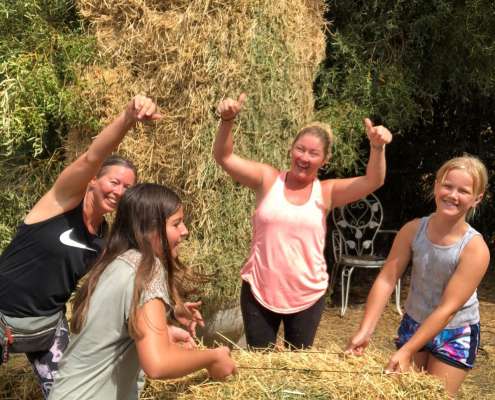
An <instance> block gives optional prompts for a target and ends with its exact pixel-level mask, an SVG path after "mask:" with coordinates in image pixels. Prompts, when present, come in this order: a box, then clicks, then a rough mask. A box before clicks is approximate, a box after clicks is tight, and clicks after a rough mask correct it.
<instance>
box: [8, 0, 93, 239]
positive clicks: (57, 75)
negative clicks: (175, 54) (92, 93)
mask: <svg viewBox="0 0 495 400" xmlns="http://www.w3.org/2000/svg"><path fill="white" fill-rule="evenodd" d="M94 53H95V44H94V40H93V39H92V38H91V37H88V36H87V35H86V34H85V33H84V31H83V27H82V26H81V24H80V23H79V21H78V19H77V15H76V13H75V8H74V4H73V2H72V0H44V1H42V0H24V1H21V0H4V1H2V2H1V3H0V113H1V115H0V184H1V185H2V192H1V193H0V206H1V208H2V215H1V216H0V247H4V245H5V244H6V243H7V242H8V241H9V240H10V237H11V235H12V233H13V229H14V227H15V226H16V224H18V222H19V220H20V219H22V215H23V214H24V213H25V212H26V210H27V208H29V206H30V205H31V204H32V202H33V201H35V200H36V199H37V197H38V196H39V195H40V194H41V193H43V192H44V191H45V190H46V188H47V186H48V185H50V184H51V183H52V180H53V177H54V176H56V174H57V173H58V172H59V170H60V165H59V164H61V163H62V161H63V158H62V157H61V154H62V152H60V151H58V150H59V149H60V147H61V145H62V143H63V140H64V138H65V137H66V135H67V132H68V129H69V127H73V126H77V125H80V124H82V123H84V124H85V125H87V124H94V122H93V121H92V120H91V118H90V117H89V113H88V111H87V110H85V108H84V107H83V106H82V104H83V102H81V101H80V99H79V98H78V91H75V90H74V85H75V84H76V83H77V82H76V71H77V69H78V68H80V67H81V66H83V65H85V64H88V63H89V62H90V61H91V60H92V59H93V58H94ZM55 161H59V162H58V163H57V162H55Z"/></svg>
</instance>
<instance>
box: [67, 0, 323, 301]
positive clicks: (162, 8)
mask: <svg viewBox="0 0 495 400" xmlns="http://www.w3.org/2000/svg"><path fill="white" fill-rule="evenodd" d="M77 3H78V7H79V10H80V13H81V15H82V16H83V18H85V19H86V20H87V21H88V22H89V23H90V26H91V29H92V33H94V34H95V35H96V37H97V40H98V47H99V51H100V53H101V55H102V58H103V59H104V60H106V62H107V63H106V65H104V66H101V65H100V66H99V67H95V68H93V69H92V70H90V71H89V72H87V74H86V75H85V77H84V79H85V80H86V82H88V85H87V86H88V87H89V90H88V91H87V93H86V95H87V98H88V99H89V101H92V102H93V104H94V110H95V112H96V113H101V114H102V115H104V116H106V117H108V118H110V117H111V116H113V115H115V114H116V113H117V112H120V110H121V109H122V108H123V106H124V104H125V102H126V100H127V99H128V98H130V97H131V96H132V95H133V94H134V93H146V94H148V95H150V96H151V97H153V98H154V99H156V101H157V102H158V104H159V106H160V108H161V111H162V113H163V115H164V118H163V119H162V120H161V121H160V122H159V123H156V124H154V125H152V126H147V127H144V128H139V129H137V130H136V131H135V132H134V134H132V135H130V136H129V137H128V138H127V139H126V140H125V141H124V143H123V144H122V145H121V148H120V152H121V153H123V154H125V155H127V156H129V157H131V158H132V159H133V160H134V161H135V162H136V164H137V165H138V168H139V169H140V171H141V176H142V179H143V180H151V181H156V182H160V183H164V184H168V185H170V186H172V187H173V188H175V189H176V190H178V191H179V192H180V194H181V196H182V198H183V200H184V202H185V205H186V215H187V216H188V221H187V222H188V225H189V227H190V231H191V235H190V240H189V241H188V243H187V244H186V246H185V249H184V250H185V253H186V254H185V255H186V258H187V260H186V261H187V262H188V263H190V264H194V265H197V266H199V268H200V269H201V270H202V271H203V272H206V273H210V274H214V278H213V279H212V281H211V282H212V283H211V284H209V285H206V287H205V288H204V292H203V298H205V297H207V298H209V299H211V300H212V299H215V302H217V303H218V301H222V302H226V303H229V302H231V300H232V299H235V298H237V295H238V289H239V277H238V271H239V269H240V267H241V265H242V261H243V259H244V258H245V257H246V255H247V252H248V248H249V240H250V229H251V228H250V222H249V219H250V215H251V213H252V210H253V198H252V195H251V194H250V193H249V191H248V190H246V189H243V188H240V187H239V186H238V185H236V184H234V183H233V182H232V180H231V179H230V178H229V177H228V176H226V174H225V173H224V172H223V171H221V170H220V169H219V168H218V167H217V166H216V165H215V163H214V161H213V158H212V156H211V150H212V142H213V139H214V135H215V132H216V129H217V124H218V121H217V117H216V116H215V115H214V110H215V107H216V105H217V103H218V101H219V100H220V99H221V98H222V97H225V96H230V97H236V96H238V95H239V94H240V93H241V91H244V92H246V93H247V94H248V101H247V104H246V108H245V110H244V111H243V113H242V115H241V116H240V118H239V119H238V121H237V125H236V132H235V136H236V137H235V142H236V149H237V151H238V152H239V153H240V154H241V155H243V156H245V157H250V158H253V159H256V160H259V161H264V162H269V163H273V164H274V165H277V166H280V167H283V166H284V164H285V163H286V161H287V150H288V146H289V142H290V139H291V138H292V137H293V136H294V134H295V132H296V130H297V128H298V127H300V126H301V125H303V124H304V123H306V122H308V121H309V120H311V119H312V113H313V94H312V84H313V81H314V77H315V74H316V71H317V68H318V65H319V63H320V61H321V60H322V58H323V56H324V47H325V46H324V40H325V39H324V24H325V23H324V19H323V12H324V2H323V1H321V0H280V1H272V0H237V1H227V0H214V1H213V0H192V1H190V0H187V1H185V0H171V1H161V0H125V1H124V0H107V1H104V2H102V1H96V0H78V1H77ZM88 139H89V137H86V140H84V134H83V135H81V133H80V132H73V135H72V136H71V137H70V138H69V140H68V142H67V149H68V151H70V152H72V153H77V152H79V151H81V149H82V148H83V147H84V146H85V145H86V143H87V140H88Z"/></svg>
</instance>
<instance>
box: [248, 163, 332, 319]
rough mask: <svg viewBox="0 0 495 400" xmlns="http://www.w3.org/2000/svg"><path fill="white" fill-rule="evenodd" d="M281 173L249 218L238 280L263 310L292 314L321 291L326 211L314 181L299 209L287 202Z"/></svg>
mask: <svg viewBox="0 0 495 400" xmlns="http://www.w3.org/2000/svg"><path fill="white" fill-rule="evenodd" d="M286 174H287V173H286V172H281V173H280V175H279V176H278V177H277V179H276V180H275V183H274V184H273V186H272V187H271V188H270V190H269V191H268V193H267V195H266V196H265V198H264V199H263V200H262V201H261V203H260V204H259V205H258V207H257V208H256V210H255V212H254V214H253V217H252V224H253V239H252V243H251V252H250V255H249V258H248V260H247V262H246V264H245V265H244V267H243V268H242V270H241V277H242V279H243V280H245V281H246V282H248V283H249V284H250V286H251V291H252V293H253V295H254V297H255V298H256V299H257V300H258V301H259V302H260V303H261V304H262V305H263V306H264V307H265V308H267V309H269V310H271V311H274V312H277V313H281V314H292V313H295V312H299V311H302V310H305V309H307V308H309V307H310V306H312V305H313V304H314V303H316V302H317V301H318V300H319V299H320V297H321V296H323V295H324V294H325V291H326V289H327V286H328V274H327V265H326V262H325V258H324V255H323V248H324V246H325V234H326V228H327V227H326V216H327V212H326V209H325V205H324V202H323V195H322V190H321V184H320V181H319V180H318V179H315V180H314V181H313V188H312V191H311V196H310V198H309V200H308V201H307V202H306V203H305V204H302V205H294V204H292V203H290V202H289V201H288V200H287V199H286V198H285V194H284V186H285V177H286Z"/></svg>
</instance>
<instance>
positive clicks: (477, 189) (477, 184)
mask: <svg viewBox="0 0 495 400" xmlns="http://www.w3.org/2000/svg"><path fill="white" fill-rule="evenodd" d="M454 169H461V170H463V171H466V172H467V173H468V174H469V175H470V176H471V178H472V179H473V194H474V196H475V197H478V196H479V195H481V194H483V193H485V191H486V189H487V187H488V172H487V170H486V167H485V164H483V162H482V161H481V160H480V159H479V158H478V157H475V156H472V155H469V154H464V155H463V156H462V157H455V158H451V159H450V160H448V161H446V162H445V163H443V165H442V166H441V167H440V168H439V169H438V171H437V174H436V181H437V182H439V183H443V182H444V181H445V177H446V176H447V174H448V173H449V172H450V171H452V170H454ZM474 212H475V208H474V207H473V208H471V209H470V210H469V212H468V214H467V218H468V219H469V218H471V217H472V216H473V215H474Z"/></svg>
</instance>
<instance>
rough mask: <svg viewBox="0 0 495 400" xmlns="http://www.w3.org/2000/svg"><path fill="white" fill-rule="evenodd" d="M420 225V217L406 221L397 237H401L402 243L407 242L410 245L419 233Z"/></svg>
mask: <svg viewBox="0 0 495 400" xmlns="http://www.w3.org/2000/svg"><path fill="white" fill-rule="evenodd" d="M419 225H420V219H418V218H415V219H413V220H411V221H409V222H406V223H405V224H404V225H403V226H402V228H400V230H399V232H398V233H397V236H396V239H397V240H399V239H400V240H401V242H402V243H407V244H408V245H410V244H412V242H413V241H414V238H415V237H416V234H417V233H418V229H419Z"/></svg>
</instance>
